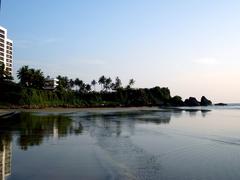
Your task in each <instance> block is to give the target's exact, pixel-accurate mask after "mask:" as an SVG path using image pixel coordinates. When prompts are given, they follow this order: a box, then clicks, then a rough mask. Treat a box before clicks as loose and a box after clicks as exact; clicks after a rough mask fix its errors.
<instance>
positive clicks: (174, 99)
mask: <svg viewBox="0 0 240 180" xmlns="http://www.w3.org/2000/svg"><path fill="white" fill-rule="evenodd" d="M170 105H171V106H184V102H183V100H182V98H181V97H180V96H174V97H172V98H171V99H170Z"/></svg>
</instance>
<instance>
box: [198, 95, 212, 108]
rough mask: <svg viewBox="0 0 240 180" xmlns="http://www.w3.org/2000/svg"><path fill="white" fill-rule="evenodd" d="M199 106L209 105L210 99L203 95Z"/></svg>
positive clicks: (210, 103)
mask: <svg viewBox="0 0 240 180" xmlns="http://www.w3.org/2000/svg"><path fill="white" fill-rule="evenodd" d="M200 104H201V106H211V105H212V101H210V100H208V99H207V98H206V97H205V96H203V97H202V98H201V103H200Z"/></svg>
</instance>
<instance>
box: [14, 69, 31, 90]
mask: <svg viewBox="0 0 240 180" xmlns="http://www.w3.org/2000/svg"><path fill="white" fill-rule="evenodd" d="M17 77H18V79H19V80H20V84H21V85H23V86H29V80H30V77H29V68H28V66H23V67H21V68H20V69H19V70H18V71H17Z"/></svg>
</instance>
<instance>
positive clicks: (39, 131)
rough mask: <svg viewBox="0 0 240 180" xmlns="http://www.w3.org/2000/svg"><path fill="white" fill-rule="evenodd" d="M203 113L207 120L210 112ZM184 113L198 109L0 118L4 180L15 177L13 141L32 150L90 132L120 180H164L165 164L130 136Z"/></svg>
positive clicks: (2, 174) (196, 112)
mask: <svg viewBox="0 0 240 180" xmlns="http://www.w3.org/2000/svg"><path fill="white" fill-rule="evenodd" d="M184 112H185V113H184ZM199 112H201V113H202V116H203V117H206V116H207V113H208V111H199ZM183 113H184V115H188V116H189V117H192V116H197V114H198V110H179V109H159V110H134V111H123V112H121V111H117V112H115V111H114V110H110V111H96V112H75V113H70V114H62V115H60V114H58V115H52V114H46V113H20V114H16V115H14V116H13V117H11V118H7V119H0V122H1V123H0V133H1V136H0V142H1V144H0V145H1V149H0V158H1V159H0V161H1V162H0V163H1V169H0V170H1V171H0V173H1V174H0V175H1V176H0V178H1V179H0V180H5V177H7V176H9V175H10V174H11V158H12V157H11V154H12V149H11V146H12V142H11V141H12V139H16V141H17V143H16V144H17V145H18V146H17V147H19V148H20V149H21V150H23V151H28V150H30V149H29V148H30V147H33V146H40V145H42V144H44V142H46V141H47V140H49V139H56V140H61V139H62V138H63V137H69V136H78V135H83V132H85V133H88V135H89V136H90V137H91V138H93V139H94V140H95V144H96V145H97V146H98V147H100V148H101V149H102V150H103V151H104V153H106V154H107V156H108V158H110V159H111V161H112V162H113V165H109V166H111V168H112V169H113V170H111V171H112V172H114V173H113V174H114V175H115V177H116V178H120V179H121V178H123V179H128V178H133V177H134V178H137V179H148V178H150V179H154V178H156V177H161V161H160V160H159V159H157V158H156V157H155V156H154V155H152V154H150V153H149V152H147V151H145V150H143V149H141V148H140V147H138V146H136V145H135V144H134V143H133V142H132V141H131V138H129V137H131V136H134V135H135V133H136V132H138V133H139V129H138V131H137V130H136V128H139V125H146V124H150V125H151V124H154V125H156V127H158V126H161V125H169V124H170V123H171V119H172V118H179V117H181V116H182V115H183ZM83 130H84V131H83ZM146 132H147V131H145V133H146ZM13 137H14V138H13ZM67 148H69V147H67ZM95 153H96V154H95V156H98V152H95ZM76 155H77V154H76ZM103 157H104V154H103ZM103 157H101V158H103ZM103 161H105V159H104V160H103ZM101 163H103V162H101ZM110 164H111V163H110ZM146 165H148V166H146ZM105 166H107V165H105ZM127 167H129V168H130V169H127ZM111 168H110V169H111ZM114 168H115V169H114ZM134 178H133V179H134Z"/></svg>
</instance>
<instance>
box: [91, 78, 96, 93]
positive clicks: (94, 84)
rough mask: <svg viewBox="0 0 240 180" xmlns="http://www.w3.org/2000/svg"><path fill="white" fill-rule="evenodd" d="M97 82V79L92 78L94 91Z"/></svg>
mask: <svg viewBox="0 0 240 180" xmlns="http://www.w3.org/2000/svg"><path fill="white" fill-rule="evenodd" d="M96 84H97V81H96V80H95V79H94V80H92V82H91V85H92V86H93V88H94V91H96Z"/></svg>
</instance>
